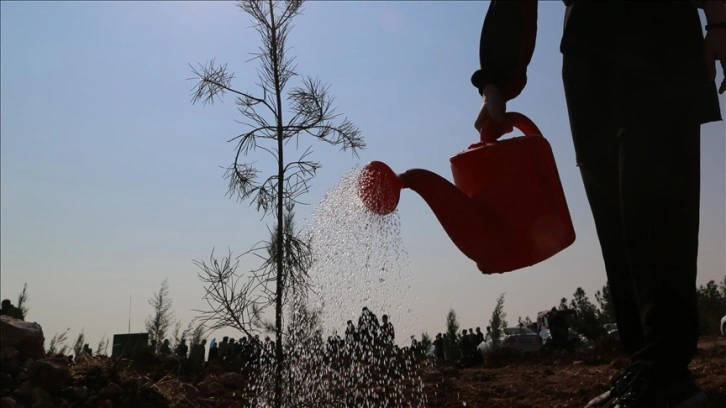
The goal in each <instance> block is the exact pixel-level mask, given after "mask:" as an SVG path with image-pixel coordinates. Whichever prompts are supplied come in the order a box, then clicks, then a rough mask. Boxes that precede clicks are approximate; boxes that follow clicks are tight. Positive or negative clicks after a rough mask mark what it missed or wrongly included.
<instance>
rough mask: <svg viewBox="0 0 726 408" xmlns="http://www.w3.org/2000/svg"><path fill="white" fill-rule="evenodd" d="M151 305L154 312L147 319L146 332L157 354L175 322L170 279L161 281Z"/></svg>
mask: <svg viewBox="0 0 726 408" xmlns="http://www.w3.org/2000/svg"><path fill="white" fill-rule="evenodd" d="M149 305H151V307H152V308H153V311H152V313H151V315H149V317H147V318H146V331H147V332H148V333H149V341H150V342H151V344H153V345H154V346H155V348H154V352H155V353H157V352H159V347H161V343H163V342H164V339H165V338H166V334H167V331H168V330H169V327H170V326H171V324H172V322H173V321H174V312H173V311H172V310H171V308H172V300H171V296H170V295H169V278H165V279H164V280H163V281H161V286H160V287H159V291H158V292H155V293H154V294H153V295H152V296H151V298H150V299H149Z"/></svg>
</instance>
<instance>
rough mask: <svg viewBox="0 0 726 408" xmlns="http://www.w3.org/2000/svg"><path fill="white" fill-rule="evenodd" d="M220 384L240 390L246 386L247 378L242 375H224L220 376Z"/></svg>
mask: <svg viewBox="0 0 726 408" xmlns="http://www.w3.org/2000/svg"><path fill="white" fill-rule="evenodd" d="M219 382H220V383H222V385H224V386H225V387H229V388H232V389H238V388H240V387H242V386H243V385H244V382H245V376H244V375H242V374H240V373H224V374H222V375H220V376H219Z"/></svg>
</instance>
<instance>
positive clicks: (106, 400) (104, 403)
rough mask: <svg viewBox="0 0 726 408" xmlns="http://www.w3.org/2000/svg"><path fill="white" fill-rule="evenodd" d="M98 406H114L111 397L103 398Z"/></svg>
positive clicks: (104, 407) (105, 407) (99, 407)
mask: <svg viewBox="0 0 726 408" xmlns="http://www.w3.org/2000/svg"><path fill="white" fill-rule="evenodd" d="M96 406H97V407H98V408H113V402H111V400H110V399H105V400H101V401H100V402H99V403H98V405H96Z"/></svg>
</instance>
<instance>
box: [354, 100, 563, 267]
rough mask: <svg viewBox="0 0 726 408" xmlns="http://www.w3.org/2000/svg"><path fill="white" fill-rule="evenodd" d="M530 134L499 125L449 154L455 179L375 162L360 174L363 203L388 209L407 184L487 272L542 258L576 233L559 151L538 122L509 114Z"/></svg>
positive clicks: (380, 210) (381, 211) (376, 209)
mask: <svg viewBox="0 0 726 408" xmlns="http://www.w3.org/2000/svg"><path fill="white" fill-rule="evenodd" d="M508 115H509V116H510V119H512V123H513V124H514V126H515V127H516V128H518V129H520V130H522V131H524V132H525V136H522V137H516V138H512V139H507V140H503V141H498V140H497V139H498V138H499V137H500V136H501V133H496V134H491V133H487V132H500V130H498V129H494V130H493V129H492V128H488V130H485V131H482V135H481V139H482V141H481V142H480V143H477V144H474V145H471V146H469V148H468V149H467V150H465V151H463V152H461V153H459V154H457V155H455V156H453V157H452V158H451V169H452V173H453V176H454V184H452V183H451V182H449V181H448V180H446V179H445V178H443V177H441V176H439V175H438V174H436V173H433V172H431V171H428V170H423V169H411V170H408V171H406V172H404V173H402V174H400V175H397V174H396V173H394V172H393V170H391V168H390V167H388V166H387V165H386V164H385V163H382V162H378V161H375V162H371V163H369V164H368V165H366V166H365V167H364V168H363V170H362V171H361V174H360V176H359V179H358V193H359V196H360V198H361V199H362V201H363V203H364V204H365V206H366V207H367V208H368V209H369V210H371V211H372V212H374V213H377V214H380V215H386V214H389V213H391V212H393V211H394V210H395V209H396V206H397V205H398V201H399V198H400V191H401V189H403V188H408V189H411V190H413V191H415V192H416V193H418V194H419V195H420V196H421V197H422V198H423V199H424V201H426V203H427V204H428V205H429V207H430V208H431V210H432V211H433V212H434V214H435V215H436V218H437V219H438V220H439V222H440V223H441V226H442V227H443V228H444V230H445V231H446V233H447V234H448V236H449V238H451V240H452V241H453V242H454V244H455V245H456V246H457V248H459V250H461V252H463V253H464V254H465V255H466V256H468V257H469V258H471V259H472V260H474V261H475V262H476V264H477V268H478V269H479V270H480V271H481V272H483V273H502V272H508V271H512V270H515V269H520V268H523V267H526V266H531V265H534V264H536V263H538V262H541V261H543V260H545V259H547V258H549V257H551V256H553V255H554V254H556V253H558V252H560V251H561V250H563V249H564V248H566V247H568V246H569V245H570V244H572V242H574V240H575V231H574V228H573V226H572V221H571V219H570V214H569V210H568V208H567V203H566V202H565V197H564V192H563V190H562V185H561V184H560V180H559V175H558V173H557V168H556V166H555V162H554V157H553V155H552V151H551V150H550V147H549V144H548V143H547V141H546V140H545V139H544V137H542V135H541V133H540V132H539V129H537V127H536V126H535V125H534V123H532V122H531V121H530V120H529V119H528V118H526V117H525V116H524V115H522V114H518V113H509V114H508Z"/></svg>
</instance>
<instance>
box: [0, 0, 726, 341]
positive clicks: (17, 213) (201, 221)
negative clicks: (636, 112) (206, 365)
mask: <svg viewBox="0 0 726 408" xmlns="http://www.w3.org/2000/svg"><path fill="white" fill-rule="evenodd" d="M540 4H541V5H540V16H539V34H538V38H537V48H536V51H535V54H534V57H533V59H532V63H531V64H530V67H529V84H528V86H527V88H526V89H525V91H524V92H523V93H522V95H521V96H519V97H518V98H517V99H516V100H514V101H513V102H511V103H510V104H509V107H510V109H511V110H515V111H520V112H523V113H525V114H527V115H528V116H530V117H531V118H532V119H533V120H534V121H535V122H536V123H537V124H538V125H539V127H540V128H541V130H542V132H543V133H544V135H545V137H547V138H548V140H549V141H550V143H551V145H552V148H553V150H554V154H555V158H556V161H557V165H558V168H559V172H560V176H561V178H562V182H563V186H564V190H565V195H566V197H567V200H568V203H569V206H570V210H571V213H572V218H573V221H574V224H575V229H576V232H577V236H578V237H577V240H576V242H575V243H574V244H573V245H572V246H571V247H570V248H568V249H566V250H565V251H563V252H562V253H560V254H558V255H556V256H555V257H553V258H551V259H550V260H547V261H546V262H543V263H541V264H539V265H536V266H534V267H531V268H527V269H524V270H519V271H515V272H510V273H507V274H503V275H497V276H484V275H481V274H480V273H479V272H478V271H477V269H476V267H475V265H474V263H473V262H471V261H470V260H469V259H467V258H466V257H465V256H463V255H461V254H460V253H459V252H458V250H457V249H456V247H455V246H454V245H453V244H452V243H451V242H450V241H449V240H448V238H447V236H446V234H445V233H444V231H443V229H442V228H441V227H440V225H439V224H438V223H437V221H436V219H435V217H434V216H433V214H432V213H431V211H430V210H429V209H428V207H427V206H426V204H425V203H424V202H423V200H422V199H421V198H420V197H419V196H417V195H416V194H415V193H413V192H411V191H404V192H403V193H402V197H401V202H400V205H399V210H398V211H399V214H400V218H401V233H402V238H403V244H404V246H405V249H406V250H407V251H408V254H409V258H410V268H411V274H412V275H413V285H412V289H411V290H413V291H415V293H414V294H413V296H411V297H410V299H411V300H410V301H411V302H412V308H414V309H416V310H417V311H418V315H420V331H428V332H429V333H436V332H439V331H443V330H444V326H445V316H446V313H447V311H448V310H449V308H453V309H454V310H455V311H456V312H457V314H458V316H459V320H460V322H461V325H462V328H468V327H476V326H482V327H483V326H486V324H487V321H488V319H489V317H490V316H491V311H492V309H493V308H494V305H495V300H496V297H497V295H499V294H500V293H503V292H506V301H505V311H506V313H507V318H508V320H509V321H510V322H516V320H517V317H518V316H522V317H524V316H530V317H534V316H535V315H536V313H537V312H538V311H540V310H543V309H547V308H549V307H551V306H553V305H555V304H556V303H557V302H558V300H559V299H560V298H561V297H563V296H564V297H568V298H570V297H571V295H572V293H573V292H574V291H575V289H576V288H577V287H578V286H580V287H583V288H584V289H585V291H586V292H587V294H588V295H589V296H590V298H591V300H593V302H594V296H593V294H594V292H595V291H596V290H598V289H600V288H602V286H603V285H604V284H605V274H604V268H603V263H602V260H601V257H600V254H599V247H598V245H597V239H596V237H595V234H594V226H593V222H592V219H591V215H590V211H589V208H588V206H587V203H586V199H585V194H584V190H583V188H582V185H581V181H580V176H579V172H578V171H577V168H576V166H575V161H574V153H573V148H572V142H571V138H570V133H569V127H568V121H567V115H566V108H565V101H564V95H563V91H562V83H561V77H560V70H561V55H560V53H559V49H558V46H559V39H560V35H561V30H562V20H563V13H564V6H563V5H562V3H561V2H556V1H552V2H541V3H540ZM487 7H488V2H484V1H467V2H453V1H449V2H428V1H427V2H310V3H308V4H306V6H305V10H304V13H303V15H302V16H300V17H299V18H298V19H297V20H296V23H295V29H294V31H293V32H292V35H291V37H290V45H291V46H292V47H293V48H292V50H291V51H290V52H291V53H293V54H295V55H296V58H297V67H298V72H299V73H301V74H310V75H317V76H319V77H320V79H322V80H323V81H325V82H328V83H329V84H330V85H331V86H332V88H331V92H332V93H333V95H335V97H336V104H337V107H338V109H339V111H340V112H343V113H345V114H346V115H348V116H349V117H350V118H351V119H352V120H353V121H354V122H355V123H356V124H357V125H358V126H359V127H360V128H361V130H362V132H363V135H364V137H365V139H366V142H367V144H368V148H367V150H364V151H362V152H361V153H360V157H359V158H356V157H353V156H352V155H351V154H349V153H341V152H338V151H337V150H336V149H332V148H330V147H327V146H323V145H320V144H314V145H313V146H314V148H315V158H317V159H319V160H320V161H321V162H322V163H323V168H322V169H321V171H320V173H319V175H318V177H317V178H316V179H315V181H314V184H313V186H312V189H311V192H310V194H309V196H308V202H310V203H311V205H310V206H308V207H307V208H300V209H298V213H299V216H300V218H303V217H305V216H306V215H307V214H308V213H309V212H310V211H311V209H312V207H313V205H314V204H315V203H317V202H318V201H319V200H320V199H321V197H322V195H323V194H324V193H325V191H327V190H328V189H330V188H331V187H332V186H334V185H335V183H336V182H337V181H338V180H339V179H340V177H341V176H342V175H343V174H344V173H345V172H346V171H347V170H349V169H350V168H352V167H355V166H360V165H363V164H365V163H367V162H369V161H371V160H382V161H384V162H386V163H388V164H389V165H390V166H391V167H392V168H393V169H394V170H396V171H397V172H403V171H405V170H407V169H410V168H425V169H429V170H432V171H435V172H437V173H439V174H441V175H443V176H444V177H447V178H449V179H451V174H450V168H449V161H448V159H449V157H450V156H452V155H453V154H455V153H458V152H459V151H461V150H463V149H464V148H466V147H467V146H468V145H469V144H471V143H473V142H474V141H476V139H477V134H476V132H475V131H474V129H473V122H474V118H475V115H476V113H477V111H478V108H479V104H480V99H479V95H478V94H477V92H476V90H475V89H474V88H473V87H472V86H471V85H470V82H469V78H470V76H471V74H472V72H473V71H474V70H475V69H476V68H477V65H478V43H479V34H480V29H481V24H482V21H483V18H484V15H485V12H486V10H487ZM0 16H1V17H0V34H1V38H0V50H1V57H2V58H1V59H2V62H1V66H0V68H1V70H0V71H1V75H0V78H1V80H2V83H1V90H2V96H1V98H0V103H1V108H2V109H1V112H0V133H1V136H2V139H1V155H0V159H1V166H0V170H1V178H0V181H1V192H2V203H1V207H0V208H1V209H0V225H1V227H2V228H1V233H0V250H1V254H2V256H1V264H0V265H1V275H0V279H1V285H0V291H1V293H0V296H2V298H12V299H13V300H14V299H15V297H16V296H17V294H18V293H19V292H20V290H21V289H22V286H23V283H25V282H27V283H28V288H29V294H30V308H31V310H30V315H29V320H33V321H37V322H39V323H41V324H42V325H43V328H44V331H45V334H46V338H50V337H51V336H52V335H53V334H54V333H56V332H60V331H63V330H64V329H65V328H71V332H70V334H71V336H75V335H76V334H77V333H78V332H80V331H81V330H84V332H85V334H86V338H87V339H88V341H89V342H90V343H91V344H92V347H95V344H96V343H97V342H98V341H99V340H100V338H101V336H103V335H106V336H111V335H112V334H114V333H125V332H126V331H127V328H128V327H127V326H128V321H129V303H130V304H131V308H130V311H131V319H130V320H131V331H133V332H138V331H143V324H144V319H145V318H146V316H148V315H149V314H150V313H151V307H150V306H148V304H147V299H148V298H149V297H151V295H152V294H153V292H155V291H156V290H157V289H158V287H159V284H160V283H161V281H162V280H163V279H164V278H166V277H168V278H169V284H170V290H171V294H172V296H173V300H174V305H175V307H174V309H175V311H176V315H177V316H178V317H180V318H181V319H182V321H183V322H184V323H185V324H186V323H187V322H188V321H190V320H191V319H192V318H193V317H194V316H195V312H193V311H192V309H196V308H200V307H203V303H202V301H201V297H202V285H201V283H200V282H199V281H198V279H197V277H196V273H197V269H196V267H195V266H194V264H193V262H192V260H194V259H203V258H207V257H208V255H209V252H210V250H211V249H212V248H215V247H216V248H217V251H218V252H219V251H226V249H227V248H230V249H231V250H233V251H234V252H236V253H240V252H242V251H244V250H246V249H248V248H249V247H250V246H251V245H252V244H253V243H255V242H256V241H258V240H260V239H262V238H266V237H267V229H266V226H265V224H264V223H263V222H261V221H260V214H258V213H256V212H255V211H254V209H253V208H251V207H249V206H247V205H246V204H239V203H236V202H235V201H233V200H230V199H228V198H226V197H225V193H226V181H225V180H224V179H223V178H222V175H223V170H222V169H221V168H220V166H226V165H228V164H229V163H231V160H232V158H233V156H232V154H233V151H232V149H233V145H231V144H229V143H226V140H228V139H229V138H231V137H233V136H235V135H237V134H239V133H240V132H241V130H242V129H241V127H240V126H239V125H238V124H237V123H236V122H235V119H240V117H239V114H238V113H237V111H236V109H235V105H234V103H233V101H232V100H231V99H229V100H227V102H226V103H223V104H217V105H214V106H211V107H210V106H207V107H203V106H202V105H196V106H193V105H191V104H190V89H191V87H192V85H193V83H192V82H191V81H187V80H186V79H187V78H189V77H191V76H192V75H191V73H190V70H189V67H188V65H187V64H188V63H196V62H205V61H207V60H208V59H211V58H216V60H217V61H218V62H221V63H228V64H229V68H230V69H231V70H232V71H234V72H235V74H236V80H235V82H234V86H235V87H237V88H240V89H243V90H249V91H255V86H254V83H255V80H256V74H255V69H256V68H257V65H256V62H245V61H247V60H248V59H249V57H250V55H249V54H250V53H251V52H255V51H256V50H257V47H258V45H259V41H258V37H257V33H256V32H255V31H254V30H252V29H251V28H249V27H250V20H249V18H248V17H247V16H246V15H245V14H243V13H242V12H240V11H238V9H237V8H236V7H235V6H234V4H233V3H231V2H219V3H211V2H205V3H201V2H188V1H185V2H159V3H153V2H47V3H44V2H2V3H0ZM719 78H721V73H719ZM719 80H720V79H719ZM293 84H294V81H293ZM721 102H722V111H724V109H723V106H726V100H724V98H723V97H722V98H721ZM725 133H726V131H725V128H724V124H723V122H719V123H714V124H709V125H707V126H704V127H703V143H702V150H703V164H702V169H703V170H702V171H703V174H702V215H701V239H700V243H701V247H700V256H699V266H700V274H699V279H698V281H699V284H703V283H705V282H706V281H708V280H712V279H715V280H719V279H723V277H724V273H725V272H724V271H725V269H726V267H725V264H726V262H725V260H724V247H725V244H724V232H725V230H726V221H725V216H724V212H725V208H726V204H725V201H724V196H725V193H724V189H725V184H726V182H725V176H724V174H725V173H726V170H725V168H724V155H725V151H726V148H725V143H724V139H725V137H724V135H725ZM255 159H262V158H261V157H260V158H257V157H251V158H250V160H255ZM251 266H252V264H249V265H246V264H243V268H245V269H246V268H249V267H251ZM380 313H383V312H380ZM392 314H393V315H392V321H393V322H394V324H395V323H396V322H397V321H400V320H402V319H407V318H408V317H407V316H405V315H398V316H397V315H396V314H395V313H392ZM343 327H344V322H341V330H342V328H343ZM420 331H418V333H416V334H419V333H420ZM228 333H229V334H233V332H231V331H230V332H228ZM219 334H220V333H216V334H215V335H216V337H219ZM408 334H412V333H399V335H400V336H401V337H402V336H405V337H408ZM235 336H236V335H235ZM399 338H400V337H399Z"/></svg>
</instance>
